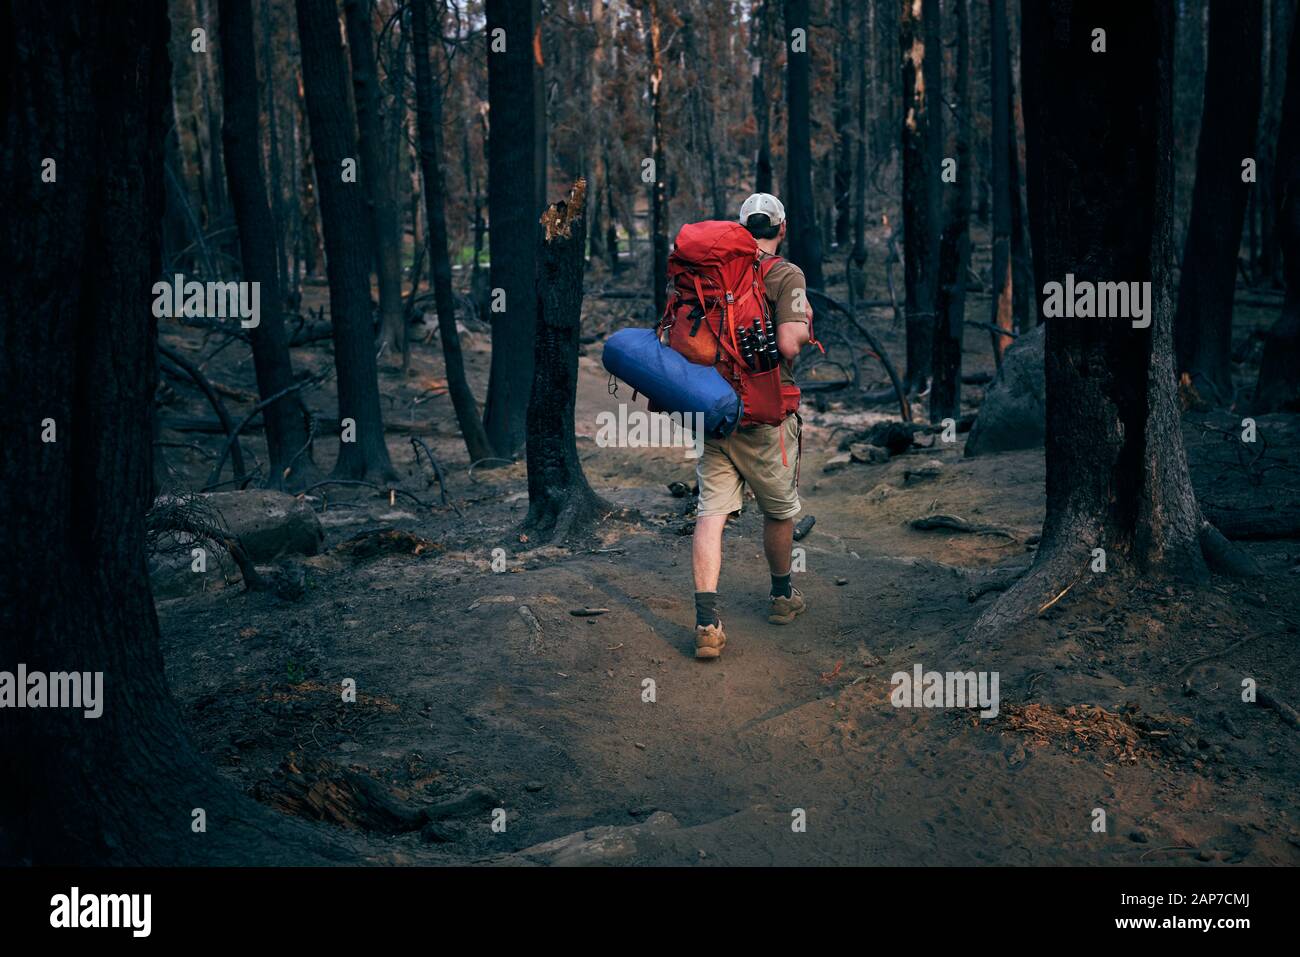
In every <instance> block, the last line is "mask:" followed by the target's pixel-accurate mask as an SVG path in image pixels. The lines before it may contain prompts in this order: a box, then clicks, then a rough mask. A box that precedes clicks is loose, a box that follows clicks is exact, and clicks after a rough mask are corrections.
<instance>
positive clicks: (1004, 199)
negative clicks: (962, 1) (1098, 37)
mask: <svg viewBox="0 0 1300 957" xmlns="http://www.w3.org/2000/svg"><path fill="white" fill-rule="evenodd" d="M989 35H990V38H991V43H990V48H991V51H992V60H993V63H992V69H991V71H990V74H989V91H990V96H989V99H990V101H991V104H990V110H989V112H990V114H991V120H992V132H991V134H990V140H991V145H992V160H991V166H992V170H993V177H992V179H993V296H992V312H993V314H992V316H991V317H990V319H989V324H990V325H992V326H996V327H997V328H998V329H1005V330H1007V331H1008V332H1010V331H1012V329H1013V328H1014V326H1015V317H1014V315H1013V313H1012V300H1011V295H1012V289H1013V284H1012V273H1011V217H1012V204H1013V203H1014V202H1015V201H1016V197H1015V194H1014V193H1013V192H1012V189H1013V187H1012V185H1011V171H1012V168H1013V167H1012V164H1013V162H1014V157H1013V156H1012V150H1013V148H1014V145H1015V137H1014V134H1013V132H1012V129H1013V127H1012V123H1011V44H1010V34H1009V28H1008V26H1007V3H1006V0H989ZM989 340H990V342H991V344H992V346H993V359H994V361H995V363H996V364H997V365H998V366H999V367H1001V365H1002V353H1003V352H1005V351H1006V348H1007V346H1009V345H1010V344H1011V342H1012V338H1011V336H1009V335H1002V334H1000V333H997V332H993V331H990V332H989Z"/></svg>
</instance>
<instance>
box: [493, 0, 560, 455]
mask: <svg viewBox="0 0 1300 957" xmlns="http://www.w3.org/2000/svg"><path fill="white" fill-rule="evenodd" d="M498 31H501V32H499V33H498ZM487 45H488V53H487V74H488V102H489V104H490V107H489V116H490V123H491V128H490V132H489V137H488V245H489V248H490V251H491V256H492V265H491V283H492V288H493V289H499V290H501V291H502V294H503V296H504V303H503V305H504V308H503V309H502V310H501V311H499V312H497V311H493V312H491V313H490V319H491V322H492V367H491V373H490V375H489V380H488V396H487V405H486V408H485V410H484V414H483V424H484V428H485V429H486V430H487V437H488V442H489V443H491V445H492V448H493V449H495V450H496V454H497V455H501V456H505V457H507V458H508V457H510V456H511V455H513V454H514V453H515V451H516V450H517V449H518V448H519V447H520V446H521V445H522V444H523V442H524V421H525V417H526V416H527V414H528V390H529V387H530V385H531V383H532V381H533V334H534V330H535V329H536V327H537V313H536V305H537V300H536V297H535V296H534V293H533V290H534V281H535V277H536V272H537V239H536V233H537V217H538V216H540V215H541V212H542V208H543V207H544V206H545V205H546V111H545V103H544V102H543V99H542V47H541V6H540V0H488V3H487Z"/></svg>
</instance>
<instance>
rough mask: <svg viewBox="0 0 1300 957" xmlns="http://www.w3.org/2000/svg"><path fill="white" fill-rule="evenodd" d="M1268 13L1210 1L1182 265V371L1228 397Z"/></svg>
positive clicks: (1178, 342)
mask: <svg viewBox="0 0 1300 957" xmlns="http://www.w3.org/2000/svg"><path fill="white" fill-rule="evenodd" d="M1262 32H1263V31H1262V16H1261V11H1260V5H1259V4H1257V3H1246V4H1229V3H1224V2H1222V0H1219V2H1215V3H1211V4H1210V27H1209V48H1210V49H1209V64H1208V66H1207V67H1206V71H1205V105H1204V110H1203V118H1202V120H1201V136H1200V141H1199V143H1198V144H1197V150H1196V186H1195V188H1194V190H1193V194H1192V212H1191V219H1190V221H1189V224H1188V228H1187V243H1186V245H1185V247H1184V248H1183V270H1182V277H1181V280H1180V282H1179V286H1178V311H1177V313H1176V314H1175V316H1174V349H1175V354H1176V358H1177V363H1178V364H1177V366H1176V367H1175V368H1176V371H1177V372H1178V373H1184V372H1186V373H1190V375H1191V378H1192V383H1193V385H1194V386H1195V387H1196V388H1197V390H1198V391H1199V392H1200V393H1201V395H1202V396H1203V397H1205V398H1207V399H1209V400H1211V401H1212V402H1214V403H1215V404H1216V405H1230V404H1231V403H1232V398H1233V388H1232V366H1231V356H1232V299H1233V291H1234V290H1235V289H1236V285H1237V252H1238V250H1239V249H1240V248H1241V227H1242V223H1243V221H1244V219H1245V215H1246V199H1247V195H1248V193H1249V192H1250V190H1251V189H1252V188H1253V187H1251V186H1250V185H1249V184H1248V183H1244V182H1242V175H1243V172H1242V166H1241V164H1242V159H1243V158H1244V157H1247V156H1250V155H1251V153H1252V152H1253V150H1254V146H1255V133H1256V126H1257V119H1258V117H1259V99H1260V73H1261V65H1260V43H1261V38H1262Z"/></svg>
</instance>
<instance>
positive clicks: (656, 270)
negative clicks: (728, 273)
mask: <svg viewBox="0 0 1300 957" xmlns="http://www.w3.org/2000/svg"><path fill="white" fill-rule="evenodd" d="M659 26H660V24H659V2H658V0H648V3H647V5H646V24H645V30H646V44H645V46H646V53H647V55H648V56H649V57H650V63H649V66H650V136H651V139H650V155H651V157H652V158H653V160H654V182H653V183H651V184H650V247H651V262H650V282H651V284H652V285H653V286H654V291H655V316H656V317H658V316H662V315H663V314H664V309H665V308H666V307H667V305H668V181H667V170H665V169H664V111H663V92H664V91H663V84H664V61H663V48H662V46H661V37H660V35H659Z"/></svg>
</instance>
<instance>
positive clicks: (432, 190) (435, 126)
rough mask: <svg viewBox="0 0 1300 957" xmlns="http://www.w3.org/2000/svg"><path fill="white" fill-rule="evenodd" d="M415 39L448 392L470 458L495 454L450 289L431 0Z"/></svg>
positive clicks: (418, 5) (420, 0)
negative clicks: (462, 344)
mask: <svg viewBox="0 0 1300 957" xmlns="http://www.w3.org/2000/svg"><path fill="white" fill-rule="evenodd" d="M411 42H412V45H413V46H414V51H413V54H414V57H415V113H416V123H417V126H418V127H419V137H420V169H421V171H422V172H423V174H424V208H425V211H426V218H427V219H428V222H429V228H428V230H427V236H426V239H427V241H428V244H429V262H430V273H431V276H432V281H431V282H432V285H433V300H434V305H436V306H437V309H438V337H439V339H440V340H441V341H442V357H443V363H444V365H445V366H446V372H447V391H448V393H449V394H450V395H451V404H452V407H453V408H454V409H455V410H456V424H457V425H458V426H459V427H460V434H461V435H463V436H464V437H465V447H466V448H467V449H468V450H469V458H470V461H471V462H477V461H479V460H480V459H486V458H491V457H492V455H493V452H492V447H491V445H490V444H489V443H488V440H487V433H486V432H485V431H484V429H483V422H482V420H481V419H480V418H479V415H478V406H477V404H476V403H475V402H474V393H473V392H472V391H471V390H470V387H469V381H468V380H467V379H466V378H465V362H464V359H463V358H462V357H461V351H460V335H459V333H458V332H457V331H456V300H455V296H454V295H453V293H452V288H451V260H450V258H449V257H448V254H447V209H446V205H445V200H444V193H445V191H446V185H445V183H444V181H443V174H442V88H441V83H440V81H439V80H438V79H437V78H436V77H434V75H433V69H432V67H431V66H430V64H429V0H413V3H412V6H411Z"/></svg>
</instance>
